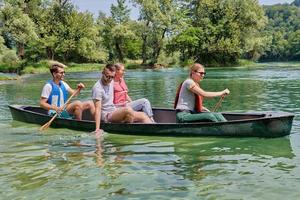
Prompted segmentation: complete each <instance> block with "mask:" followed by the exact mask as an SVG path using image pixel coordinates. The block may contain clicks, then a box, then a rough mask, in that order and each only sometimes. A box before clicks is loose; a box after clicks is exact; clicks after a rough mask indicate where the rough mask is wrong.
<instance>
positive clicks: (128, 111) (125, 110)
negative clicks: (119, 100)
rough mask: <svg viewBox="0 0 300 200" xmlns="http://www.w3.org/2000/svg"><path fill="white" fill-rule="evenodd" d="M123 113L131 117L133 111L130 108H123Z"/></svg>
mask: <svg viewBox="0 0 300 200" xmlns="http://www.w3.org/2000/svg"><path fill="white" fill-rule="evenodd" d="M124 112H125V113H126V114H131V115H132V114H133V112H134V111H133V109H132V108H131V107H125V108H124Z"/></svg>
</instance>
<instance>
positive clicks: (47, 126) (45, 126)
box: [40, 122, 50, 131]
mask: <svg viewBox="0 0 300 200" xmlns="http://www.w3.org/2000/svg"><path fill="white" fill-rule="evenodd" d="M49 126H50V123H49V122H47V123H46V124H44V125H43V126H41V128H40V131H44V130H46V129H47V128H49Z"/></svg>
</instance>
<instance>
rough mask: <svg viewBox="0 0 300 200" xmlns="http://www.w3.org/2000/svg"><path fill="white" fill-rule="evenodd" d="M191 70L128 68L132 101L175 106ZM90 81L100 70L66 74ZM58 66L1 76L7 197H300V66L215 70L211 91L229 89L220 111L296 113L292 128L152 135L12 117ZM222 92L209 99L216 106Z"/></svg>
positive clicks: (0, 159) (34, 99) (35, 97)
mask: <svg viewBox="0 0 300 200" xmlns="http://www.w3.org/2000/svg"><path fill="white" fill-rule="evenodd" d="M187 73H188V72H187V71H186V70H182V69H165V70H161V71H148V70H147V71H143V70H139V71H130V70H128V72H127V73H126V80H127V84H128V86H129V90H130V95H131V97H132V99H137V98H141V97H146V98H148V99H149V100H150V101H151V103H152V105H153V106H156V107H168V108H171V107H172V103H173V99H174V95H175V91H176V87H177V86H178V85H179V84H180V82H181V81H183V80H184V79H185V78H186V77H187ZM66 76H67V79H68V80H69V83H70V84H71V86H73V87H74V86H75V85H76V83H77V82H78V80H79V79H80V80H81V81H82V82H84V83H85V84H86V87H87V88H86V89H85V90H83V91H82V92H81V94H80V95H79V96H78V99H89V98H90V95H91V92H90V88H91V87H92V86H93V85H94V83H95V82H96V80H97V78H98V77H99V72H87V73H72V74H66ZM49 78H50V76H49V75H48V74H43V75H33V76H30V77H28V78H25V79H23V80H18V81H10V82H8V83H5V84H0V102H1V104H0V112H1V115H0V136H1V140H0V152H1V154H0V167H1V173H0V184H1V189H0V194H1V197H2V198H3V199H22V198H24V199H71V198H74V199H283V198H284V199H298V198H299V194H300V192H299V191H300V169H299V166H300V90H299V86H300V70H299V69H297V68H294V67H284V68H283V67H282V68H280V69H278V67H276V66H266V67H260V68H257V69H250V68H240V69H234V68H228V69H225V70H224V69H222V70H221V69H207V76H206V77H205V80H204V81H203V82H202V83H201V86H202V87H203V88H204V89H205V90H222V89H224V88H225V87H228V88H229V89H230V90H231V94H230V95H229V96H227V97H226V98H225V100H224V101H223V103H222V107H221V108H220V111H254V110H256V111H264V110H273V111H276V110H281V111H287V112H292V113H294V114H295V115H296V116H295V119H294V123H293V128H292V134H291V135H290V136H288V137H282V138H274V139H264V138H215V137H202V138H201V137H200V138H176V137H173V138H172V137H142V136H140V137H139V136H127V135H117V134H110V133H105V135H104V137H103V138H102V139H98V140H97V139H95V138H94V137H93V136H92V135H91V134H90V133H85V132H79V131H72V130H67V129H52V128H50V129H48V130H47V131H46V132H44V133H40V132H38V128H39V126H37V125H31V124H26V123H21V122H17V121H12V118H11V115H10V112H9V110H8V107H7V105H9V104H33V105H37V104H38V101H39V95H40V91H41V89H42V87H43V84H44V83H45V81H46V80H47V79H49ZM217 101H218V98H216V99H212V100H207V101H205V105H206V106H207V107H209V108H213V107H214V105H215V104H216V102H217Z"/></svg>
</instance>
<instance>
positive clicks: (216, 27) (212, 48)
mask: <svg viewBox="0 0 300 200" xmlns="http://www.w3.org/2000/svg"><path fill="white" fill-rule="evenodd" d="M185 9H186V10H187V16H186V17H187V18H189V26H187V27H186V28H184V29H182V30H181V31H180V32H179V33H178V34H177V35H176V36H175V37H174V38H173V40H172V41H173V42H174V43H173V49H175V50H176V49H177V50H179V51H180V52H181V53H182V54H183V56H182V58H184V59H187V57H193V58H195V60H196V61H198V62H202V63H207V64H214V63H219V64H223V65H225V64H229V63H235V62H237V59H238V58H240V57H241V55H242V54H243V53H247V52H251V51H255V50H254V49H253V48H256V47H259V48H261V46H262V42H261V41H263V39H259V40H256V39H255V38H260V37H261V36H260V32H259V30H260V29H261V28H262V27H264V25H265V22H266V18H265V17H264V11H263V9H262V8H261V7H260V6H259V4H258V2H257V1H255V0H253V1H244V0H237V1H230V0H224V1H218V0H200V1H198V0H187V1H186V6H185ZM251 43H252V44H251ZM253 55H254V54H253Z"/></svg>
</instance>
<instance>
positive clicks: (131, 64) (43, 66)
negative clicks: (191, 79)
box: [0, 60, 300, 81]
mask: <svg viewBox="0 0 300 200" xmlns="http://www.w3.org/2000/svg"><path fill="white" fill-rule="evenodd" d="M49 61H50V60H43V61H40V62H37V63H34V64H28V65H26V66H24V67H23V69H22V70H21V71H19V72H17V71H13V70H14V69H17V68H18V66H16V67H12V66H10V67H5V68H4V69H3V66H0V81H5V80H18V79H19V78H20V77H22V75H28V74H41V73H48V72H49V67H48V66H49ZM66 65H67V67H68V69H67V70H68V72H88V71H100V70H101V69H102V68H103V67H104V66H105V64H103V63H72V62H70V63H66ZM189 65H190V64H188V65H186V66H182V65H180V64H174V65H163V64H160V65H156V66H155V67H153V66H149V65H148V66H147V65H141V64H140V62H139V61H138V60H137V61H133V60H131V61H128V62H127V63H126V64H125V68H126V69H131V70H141V69H152V70H160V69H165V68H178V67H179V68H187V67H188V66H189ZM266 65H272V66H275V67H287V66H289V67H296V68H300V62H292V61H288V62H276V61H275V62H253V61H249V60H239V62H238V63H237V64H235V65H230V66H226V67H228V68H245V67H249V68H259V67H264V66H266ZM220 67H224V66H208V68H220ZM7 69H9V70H12V71H9V70H7Z"/></svg>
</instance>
